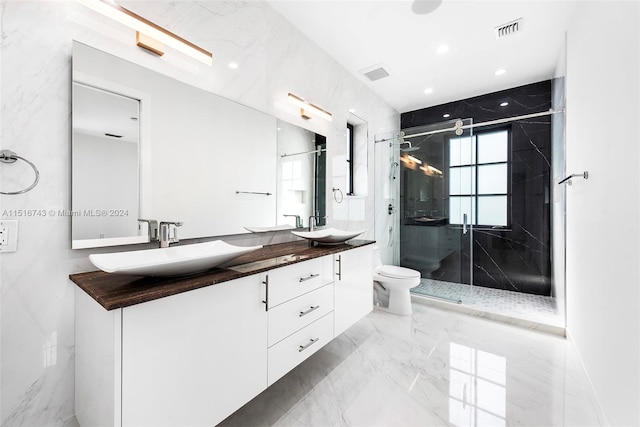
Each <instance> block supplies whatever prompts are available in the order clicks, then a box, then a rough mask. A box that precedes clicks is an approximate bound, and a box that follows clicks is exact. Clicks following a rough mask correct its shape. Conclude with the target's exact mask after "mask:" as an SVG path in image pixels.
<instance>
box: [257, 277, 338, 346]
mask: <svg viewBox="0 0 640 427" xmlns="http://www.w3.org/2000/svg"><path fill="white" fill-rule="evenodd" d="M332 311H333V285H331V284H329V285H325V286H323V287H321V288H318V289H316V290H313V291H311V292H309V293H306V294H304V295H300V296H299V297H298V298H294V299H292V300H290V301H287V302H285V303H283V304H280V305H279V306H277V307H275V308H273V309H272V310H269V327H268V328H269V329H268V330H269V341H268V345H269V347H271V346H272V345H274V344H275V343H277V342H278V341H280V340H282V339H283V338H286V337H288V336H289V335H291V334H292V333H294V332H296V331H297V330H299V329H302V328H304V327H305V326H307V325H308V324H310V323H313V322H314V321H316V320H318V319H319V318H321V317H322V316H324V315H325V314H327V313H330V312H332Z"/></svg>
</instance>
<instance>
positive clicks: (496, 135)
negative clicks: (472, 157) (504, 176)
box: [477, 130, 509, 163]
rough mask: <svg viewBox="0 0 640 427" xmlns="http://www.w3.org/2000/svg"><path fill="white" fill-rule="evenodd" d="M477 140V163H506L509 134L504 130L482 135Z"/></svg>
mask: <svg viewBox="0 0 640 427" xmlns="http://www.w3.org/2000/svg"><path fill="white" fill-rule="evenodd" d="M477 138H478V163H493V162H506V161H507V153H508V139H509V133H508V132H507V131H506V130H501V131H498V132H488V133H482V134H479V135H478V136H477Z"/></svg>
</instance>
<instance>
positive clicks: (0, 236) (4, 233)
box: [0, 219, 18, 253]
mask: <svg viewBox="0 0 640 427" xmlns="http://www.w3.org/2000/svg"><path fill="white" fill-rule="evenodd" d="M17 250H18V221H17V220H15V219H14V220H6V221H0V253H4V252H15V251H17Z"/></svg>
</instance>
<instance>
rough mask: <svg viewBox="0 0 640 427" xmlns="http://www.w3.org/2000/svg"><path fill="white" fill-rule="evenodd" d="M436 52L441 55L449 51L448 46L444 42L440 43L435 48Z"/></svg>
mask: <svg viewBox="0 0 640 427" xmlns="http://www.w3.org/2000/svg"><path fill="white" fill-rule="evenodd" d="M436 52H438V53H439V54H440V55H442V54H443V53H447V52H449V46H447V45H446V44H441V45H440V46H438V48H437V49H436Z"/></svg>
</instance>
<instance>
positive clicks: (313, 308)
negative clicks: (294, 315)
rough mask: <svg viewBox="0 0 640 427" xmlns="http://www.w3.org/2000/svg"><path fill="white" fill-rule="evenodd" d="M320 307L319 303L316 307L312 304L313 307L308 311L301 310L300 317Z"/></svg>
mask: <svg viewBox="0 0 640 427" xmlns="http://www.w3.org/2000/svg"><path fill="white" fill-rule="evenodd" d="M319 308H320V306H319V305H316V306H315V307H314V306H311V307H310V308H309V310H307V311H301V312H300V317H302V316H306V315H307V314H309V313H311V312H312V311H314V310H317V309H319Z"/></svg>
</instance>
